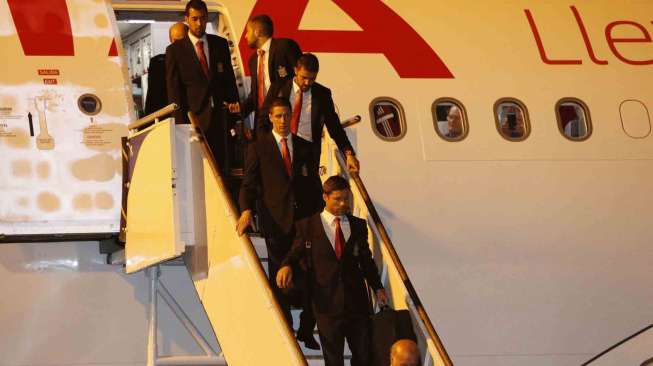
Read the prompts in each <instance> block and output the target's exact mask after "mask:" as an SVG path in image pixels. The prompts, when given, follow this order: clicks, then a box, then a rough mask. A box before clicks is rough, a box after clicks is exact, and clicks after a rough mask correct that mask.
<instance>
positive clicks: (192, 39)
mask: <svg viewBox="0 0 653 366" xmlns="http://www.w3.org/2000/svg"><path fill="white" fill-rule="evenodd" d="M188 38H189V39H190V43H192V44H193V47H195V44H196V43H197V41H199V40H201V41H203V42H204V44H206V33H204V35H203V36H202V37H200V38H197V37H195V35H194V34H193V33H191V32H188Z"/></svg>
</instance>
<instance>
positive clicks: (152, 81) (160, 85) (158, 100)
mask: <svg viewBox="0 0 653 366" xmlns="http://www.w3.org/2000/svg"><path fill="white" fill-rule="evenodd" d="M166 88H167V86H166V55H164V54H160V55H156V56H154V57H152V58H151V59H150V66H149V67H148V68H147V97H146V98H145V114H146V115H148V114H150V113H154V112H156V111H158V110H159V109H161V108H163V107H165V106H167V105H168V93H167V91H166Z"/></svg>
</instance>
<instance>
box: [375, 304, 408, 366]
mask: <svg viewBox="0 0 653 366" xmlns="http://www.w3.org/2000/svg"><path fill="white" fill-rule="evenodd" d="M399 339H412V340H413V341H417V337H416V336H415V331H414V330H413V323H412V321H411V319H410V312H409V311H408V310H394V309H392V308H391V307H390V306H387V305H385V306H383V307H381V310H380V311H379V312H378V313H376V314H374V315H373V316H372V365H373V366H388V365H389V364H390V347H392V345H393V344H394V342H395V341H397V340H399Z"/></svg>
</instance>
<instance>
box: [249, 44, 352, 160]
mask: <svg viewBox="0 0 653 366" xmlns="http://www.w3.org/2000/svg"><path fill="white" fill-rule="evenodd" d="M319 69H320V63H319V61H318V59H317V57H316V56H315V55H313V54H311V53H305V54H303V55H302V56H301V57H300V58H299V59H298V60H297V64H296V66H295V76H294V78H292V79H283V80H279V81H277V82H274V83H273V84H272V86H271V87H270V90H269V92H268V98H285V99H288V100H289V101H290V104H291V105H292V114H291V122H290V131H291V132H292V133H293V134H296V135H298V136H299V137H301V138H303V139H304V140H307V141H310V142H312V143H313V148H314V149H315V152H316V158H317V165H318V166H319V161H320V151H321V138H322V129H323V127H324V126H325V125H326V127H327V130H328V131H329V135H331V137H332V138H333V139H334V140H335V142H336V144H337V145H338V148H339V149H340V150H341V151H343V152H344V153H345V156H346V159H347V169H348V170H349V171H350V172H358V170H359V168H360V164H359V162H358V159H356V155H355V154H354V149H353V148H352V146H351V143H350V142H349V138H348V137H347V133H345V130H344V129H343V128H342V125H341V124H340V118H338V115H337V114H336V111H335V107H334V105H333V98H332V97H331V90H330V89H329V88H326V87H324V86H323V85H321V84H319V83H317V82H315V79H316V78H317V74H318V72H319ZM266 109H267V107H266V106H265V105H264V107H263V109H262V111H261V115H263V114H264V111H265V110H266ZM258 124H259V125H263V124H264V121H260V122H259V123H258Z"/></svg>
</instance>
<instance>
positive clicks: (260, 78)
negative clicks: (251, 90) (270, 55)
mask: <svg viewBox="0 0 653 366" xmlns="http://www.w3.org/2000/svg"><path fill="white" fill-rule="evenodd" d="M256 52H258V71H257V72H256V77H257V86H258V90H257V93H258V107H259V108H260V107H261V106H262V105H263V101H264V100H265V65H264V64H265V50H258V51H256Z"/></svg>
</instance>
